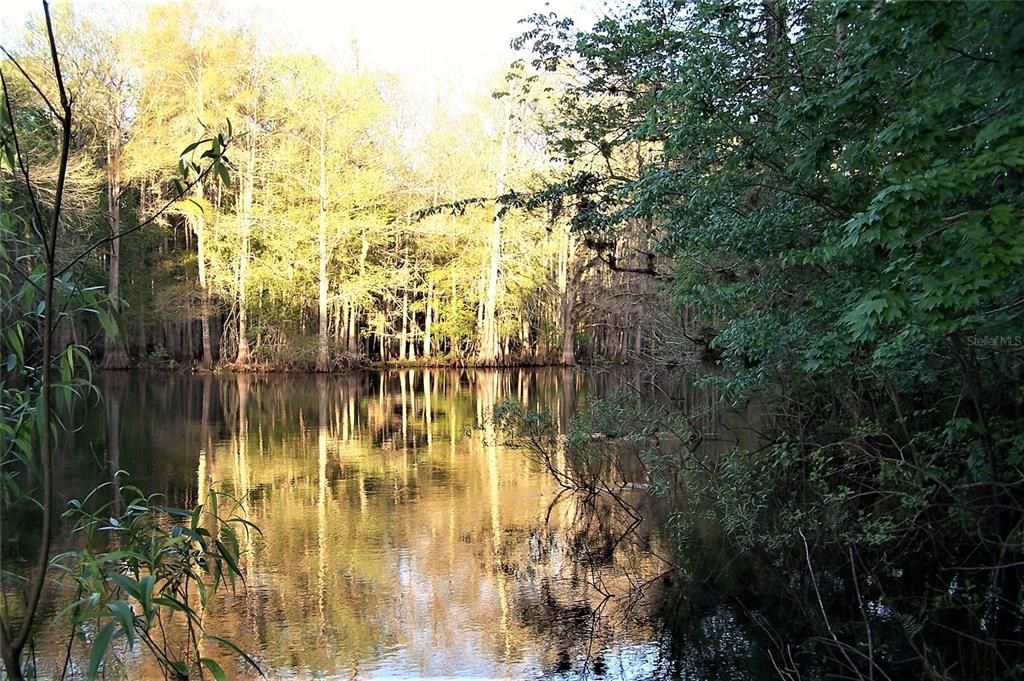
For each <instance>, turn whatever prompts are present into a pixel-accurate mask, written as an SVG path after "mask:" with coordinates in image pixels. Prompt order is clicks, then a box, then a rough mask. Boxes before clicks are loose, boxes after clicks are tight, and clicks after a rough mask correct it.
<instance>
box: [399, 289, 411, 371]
mask: <svg viewBox="0 0 1024 681" xmlns="http://www.w3.org/2000/svg"><path fill="white" fill-rule="evenodd" d="M408 340H409V291H408V290H405V291H403V292H402V333H401V335H400V336H399V340H398V359H399V360H400V361H402V362H404V361H405V360H406V354H405V350H406V347H407V341H408Z"/></svg>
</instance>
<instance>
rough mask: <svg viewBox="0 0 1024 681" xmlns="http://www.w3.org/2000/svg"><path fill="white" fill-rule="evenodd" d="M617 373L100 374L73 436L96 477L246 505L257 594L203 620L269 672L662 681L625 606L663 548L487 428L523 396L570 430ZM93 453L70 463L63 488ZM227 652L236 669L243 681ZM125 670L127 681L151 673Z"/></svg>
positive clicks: (72, 489) (640, 621)
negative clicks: (97, 404)
mask: <svg viewBox="0 0 1024 681" xmlns="http://www.w3.org/2000/svg"><path fill="white" fill-rule="evenodd" d="M619 380H620V379H619V378H617V377H615V376H612V375H602V376H597V377H593V376H591V377H584V376H582V375H580V374H576V373H572V372H569V371H558V370H519V371H516V370H513V371H505V372H494V371H478V372H475V371H423V370H402V371H395V372H390V373H383V374H360V375H354V376H348V377H327V376H317V377H305V376H251V375H237V376H230V377H214V376H202V377H166V378H165V377H158V378H153V377H140V376H117V375H112V376H109V377H107V380H106V383H105V386H104V394H105V396H106V398H107V399H106V407H105V409H104V415H103V419H102V428H103V430H104V433H103V435H102V437H101V436H100V434H99V433H98V432H96V430H95V429H96V428H97V423H96V422H95V421H96V419H95V418H94V419H93V422H92V423H91V424H90V425H89V426H88V427H87V428H86V429H85V430H84V431H83V432H84V433H85V434H86V438H85V439H88V440H90V441H92V442H97V441H99V442H104V441H105V443H106V449H107V450H108V452H109V462H108V464H107V466H108V467H107V468H106V469H105V470H106V473H105V474H106V476H107V478H108V479H109V476H110V471H112V470H116V469H117V468H124V469H126V470H127V471H129V472H130V473H131V475H132V481H133V483H134V484H137V485H139V486H140V487H142V488H144V489H147V490H152V491H157V492H161V493H163V494H165V495H166V496H167V497H168V500H169V502H170V503H173V504H180V505H188V504H194V503H196V502H197V501H198V500H201V499H203V498H204V497H205V494H206V491H207V490H208V489H209V486H210V485H211V484H212V483H213V482H214V481H216V483H217V484H218V485H219V486H220V487H221V488H222V489H225V490H226V491H228V492H231V493H232V494H234V495H236V496H238V497H239V498H240V499H243V500H244V504H243V513H244V514H245V517H246V518H247V519H249V520H251V521H252V522H254V523H256V524H258V525H259V526H260V527H261V528H262V529H263V532H264V536H263V537H262V538H260V537H248V538H247V539H246V542H245V546H244V548H245V549H246V552H247V559H246V561H245V565H244V567H243V570H244V572H245V575H246V581H247V588H246V589H244V590H239V591H238V592H237V593H236V594H231V593H225V594H224V595H223V596H219V597H218V600H217V601H216V602H214V603H213V604H212V605H211V606H210V607H209V608H208V610H207V612H206V613H205V623H206V626H207V627H208V628H209V629H210V630H211V631H212V632H214V633H217V634H219V635H223V636H226V637H228V638H230V639H232V640H233V641H235V642H236V643H238V644H239V645H240V646H241V647H243V648H244V649H248V650H250V651H255V652H256V653H257V657H258V658H259V659H260V660H261V662H262V663H263V664H264V665H265V666H266V667H267V668H268V669H269V670H270V671H271V674H270V675H271V677H272V678H289V677H293V678H312V677H316V678H345V679H348V678H352V677H388V676H392V677H402V678H409V677H425V676H433V677H437V676H472V677H488V678H504V677H508V678H523V677H537V678H540V677H545V678H546V677H551V676H559V675H563V676H567V677H569V678H580V677H581V676H591V677H594V676H601V677H608V678H650V677H661V676H664V675H666V674H668V673H669V670H670V669H672V665H673V663H672V660H671V657H672V656H671V655H670V650H671V645H670V644H669V642H668V637H667V636H666V635H665V634H664V633H663V627H662V625H661V623H660V622H659V620H658V618H657V616H655V615H654V614H651V613H647V612H646V611H645V607H646V605H643V604H642V605H639V606H638V605H637V604H636V603H635V602H634V601H632V600H631V599H629V598H627V597H626V596H627V595H628V594H631V593H635V591H636V587H637V584H640V583H644V581H643V580H653V581H651V584H652V587H651V588H657V587H658V582H657V581H656V579H655V578H656V577H658V576H659V575H660V574H662V573H663V572H664V570H665V563H664V562H663V561H662V560H661V559H659V558H658V557H657V556H658V555H668V554H669V553H670V551H669V549H668V548H667V546H665V545H664V542H663V540H662V538H661V537H660V536H659V535H658V533H657V532H655V531H653V530H652V529H651V528H652V527H654V526H655V525H656V524H657V522H645V523H643V524H642V525H641V526H640V527H639V528H638V530H637V535H636V536H637V537H638V538H639V541H625V542H623V541H616V537H617V536H618V534H617V532H618V530H619V529H620V528H621V525H622V518H620V517H618V516H617V515H616V514H617V513H618V514H619V515H621V513H620V511H617V510H616V509H614V508H609V507H607V506H606V505H602V503H601V502H600V500H597V501H595V500H590V501H589V502H588V503H589V504H590V505H591V506H589V507H587V508H585V509H584V508H581V506H580V504H581V501H580V500H579V499H577V498H575V497H573V496H571V495H567V496H565V497H563V498H562V499H561V500H560V501H559V502H558V503H556V504H554V506H553V505H552V504H553V502H554V501H555V497H556V494H557V492H558V489H557V487H556V486H555V485H554V484H553V483H552V480H551V478H550V476H549V475H548V474H547V472H546V471H544V470H541V469H540V468H539V467H538V466H537V465H535V464H531V463H530V461H529V460H528V459H527V458H525V457H524V456H523V455H522V453H521V452H519V451H515V450H509V449H507V448H505V447H504V446H503V445H502V441H501V438H500V437H499V435H498V434H497V433H495V432H494V428H493V426H492V424H491V420H490V413H491V410H492V409H493V408H494V405H495V404H496V403H497V402H498V401H500V400H502V399H504V398H506V397H514V398H516V399H517V400H519V401H521V402H522V403H524V404H526V405H529V406H531V407H533V408H541V407H543V408H547V409H549V410H550V411H551V412H552V413H553V415H554V416H555V418H556V419H557V421H558V423H560V424H562V427H565V424H566V423H567V422H568V419H569V417H570V416H571V414H572V413H573V411H574V410H575V408H576V405H577V404H578V403H580V402H581V401H584V400H586V399H587V396H590V395H594V394H602V393H605V392H608V391H610V390H611V389H613V388H614V387H615V386H616V385H618V383H619ZM80 449H81V448H80ZM93 461H94V458H93V457H91V456H85V455H84V454H81V452H80V455H79V456H77V457H75V456H71V457H68V458H67V459H66V460H65V464H64V466H65V467H64V470H63V471H62V478H63V479H64V481H65V484H64V485H63V489H64V490H65V492H66V494H67V495H68V496H71V495H74V494H77V493H78V491H79V490H80V488H81V487H82V482H83V481H86V480H88V479H89V475H87V473H88V472H89V471H90V470H92V469H91V468H90V466H91V465H94V464H93V463H92V462H93ZM635 501H636V502H637V503H640V502H641V501H642V499H641V497H640V495H639V494H638V495H637V499H636V500H635ZM652 512H653V511H652ZM581 518H584V519H586V520H585V522H583V523H581ZM648 549H649V550H648ZM205 653H208V654H211V655H215V654H216V651H210V650H208V651H205ZM218 659H220V661H221V663H222V664H224V666H225V668H226V669H227V668H229V667H231V668H233V673H232V677H233V678H236V677H237V678H248V677H249V676H251V673H250V671H249V670H247V669H246V668H245V667H244V666H242V665H239V664H236V661H234V660H231V659H230V658H223V659H221V658H218ZM130 662H131V665H130V668H131V670H132V672H131V678H150V677H154V678H156V677H157V671H156V669H155V668H150V667H148V666H147V665H146V662H145V661H144V660H142V659H141V658H140V659H138V660H132V661H130Z"/></svg>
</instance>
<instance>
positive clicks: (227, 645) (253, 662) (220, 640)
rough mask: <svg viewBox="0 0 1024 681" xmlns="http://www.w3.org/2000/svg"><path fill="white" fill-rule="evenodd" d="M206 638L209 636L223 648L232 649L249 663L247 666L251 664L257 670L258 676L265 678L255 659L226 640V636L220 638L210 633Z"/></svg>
mask: <svg viewBox="0 0 1024 681" xmlns="http://www.w3.org/2000/svg"><path fill="white" fill-rule="evenodd" d="M208 638H211V639H213V640H214V641H217V642H218V643H220V644H221V645H222V646H224V647H225V648H228V649H229V650H231V651H233V652H234V653H235V654H237V655H240V656H241V657H242V658H243V659H244V660H245V661H246V662H248V663H249V666H251V667H252V668H253V669H255V670H256V671H257V672H259V675H260V676H262V677H263V678H267V675H266V674H264V673H263V669H262V668H261V667H260V666H259V664H257V663H256V660H254V659H252V658H251V657H250V656H249V655H248V654H247V653H246V652H245V651H243V650H242V649H241V648H239V647H238V646H236V645H235V644H234V643H232V642H231V641H229V640H227V639H226V638H221V637H220V636H213V635H212V634H211V635H210V636H209V637H208Z"/></svg>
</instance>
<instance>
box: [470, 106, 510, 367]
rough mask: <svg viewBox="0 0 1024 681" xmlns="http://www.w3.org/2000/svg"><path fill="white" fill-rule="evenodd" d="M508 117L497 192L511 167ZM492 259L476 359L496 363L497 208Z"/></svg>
mask: <svg viewBox="0 0 1024 681" xmlns="http://www.w3.org/2000/svg"><path fill="white" fill-rule="evenodd" d="M510 127H511V124H510V121H509V119H508V117H506V118H505V129H504V131H503V133H502V136H501V151H500V156H499V159H498V172H497V181H496V186H495V195H496V196H501V195H503V194H504V193H505V174H506V172H507V170H508V138H509V134H510V132H511V130H510ZM490 250H491V253H490V261H489V264H488V268H487V296H486V298H485V299H484V309H483V324H482V325H481V329H480V350H479V354H478V357H477V359H478V360H479V361H480V363H481V364H485V365H488V364H494V363H495V361H496V360H497V359H498V352H499V347H498V323H497V319H496V314H497V306H498V272H499V269H500V266H501V208H500V206H498V205H495V207H494V220H493V221H492V222H491V243H490Z"/></svg>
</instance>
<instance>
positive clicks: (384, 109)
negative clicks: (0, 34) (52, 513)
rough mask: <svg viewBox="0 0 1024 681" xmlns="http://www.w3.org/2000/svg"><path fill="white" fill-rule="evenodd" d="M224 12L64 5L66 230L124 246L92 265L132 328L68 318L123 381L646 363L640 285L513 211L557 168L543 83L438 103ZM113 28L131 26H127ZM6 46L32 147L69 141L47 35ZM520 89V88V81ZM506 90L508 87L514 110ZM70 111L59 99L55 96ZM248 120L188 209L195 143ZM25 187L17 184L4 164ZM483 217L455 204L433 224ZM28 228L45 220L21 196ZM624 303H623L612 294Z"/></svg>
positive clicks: (15, 99) (83, 265) (387, 76)
mask: <svg viewBox="0 0 1024 681" xmlns="http://www.w3.org/2000/svg"><path fill="white" fill-rule="evenodd" d="M226 12H227V10H224V9H218V8H216V7H214V6H213V4H212V3H209V2H192V3H185V4H175V5H170V4H154V5H151V6H147V7H146V9H145V11H144V12H141V13H138V15H137V16H131V17H120V18H115V17H113V16H109V17H108V16H105V13H106V14H110V15H113V14H115V13H116V8H109V9H102V8H97V9H96V11H95V12H89V13H86V12H84V11H81V10H78V9H76V8H75V7H71V6H63V7H61V8H59V10H58V11H57V13H56V15H55V22H56V37H57V41H58V46H59V48H60V51H61V53H62V54H63V55H64V56H65V57H66V59H65V61H66V67H65V79H66V80H67V83H68V87H69V90H70V91H71V92H72V93H73V98H74V100H75V105H76V111H77V115H78V120H77V123H76V129H75V131H74V134H73V141H74V144H73V149H72V154H71V171H72V172H71V173H70V174H69V178H70V179H71V182H70V183H69V185H68V191H67V193H68V197H69V201H68V209H69V210H67V212H66V216H65V221H66V222H67V223H68V224H69V225H71V224H74V225H75V226H76V229H75V234H76V235H77V237H78V238H79V239H81V240H90V239H96V238H99V237H107V238H108V241H107V242H106V243H104V245H103V247H102V248H100V249H98V250H96V251H95V252H93V253H91V254H90V256H89V257H86V258H84V259H82V261H81V262H79V263H77V265H76V269H77V270H78V271H79V273H80V274H82V275H83V276H85V277H86V281H87V283H88V284H89V285H97V286H99V285H102V286H104V287H105V288H106V289H107V290H108V292H109V293H110V295H111V296H112V297H113V298H114V299H116V300H118V301H119V302H118V304H117V312H118V320H119V324H120V328H121V332H122V333H121V336H120V338H119V339H117V340H115V339H114V338H113V335H112V334H110V333H106V332H105V331H104V330H102V329H100V328H99V327H98V326H96V325H89V326H78V327H68V328H66V329H65V332H64V334H63V335H62V336H61V337H60V338H58V339H57V343H58V346H60V347H63V345H65V344H67V343H68V342H70V341H71V340H72V338H71V337H72V336H74V337H75V338H77V340H79V341H80V342H81V343H82V344H84V345H87V346H89V347H90V348H92V349H93V350H94V351H95V356H96V357H100V356H101V355H102V362H103V365H104V366H105V367H106V368H110V369H122V368H127V367H130V366H136V365H140V364H141V365H145V366H150V367H163V368H170V367H182V366H184V367H191V366H202V367H203V368H206V369H210V368H212V367H214V366H215V365H233V366H235V367H237V368H240V369H251V368H268V369H281V368H297V369H313V368H315V369H316V370H319V371H324V370H328V369H342V368H345V367H348V366H353V365H362V364H366V363H368V362H369V361H389V360H396V361H401V362H409V361H417V360H418V361H425V362H430V363H434V362H441V361H449V362H457V363H465V362H476V363H482V364H507V363H527V364H533V363H550V362H565V363H568V364H572V363H574V362H575V355H576V351H577V350H578V351H580V352H581V354H584V355H590V356H594V355H604V356H613V357H617V358H622V357H624V356H625V355H626V354H627V353H629V352H635V351H637V350H638V349H642V347H643V345H644V341H645V335H644V334H646V337H649V336H650V335H651V334H652V333H653V330H652V328H653V327H652V325H650V324H648V325H647V327H646V331H640V330H638V328H637V322H638V321H640V320H641V318H642V316H643V314H644V313H643V310H642V309H641V306H639V305H637V304H635V302H634V301H633V300H631V299H630V297H629V295H633V296H635V295H637V294H639V293H642V292H644V291H647V290H648V289H649V287H648V286H647V285H646V284H645V283H644V281H643V280H642V279H639V280H635V278H630V277H628V276H626V275H620V274H614V273H610V272H609V271H607V270H606V269H604V268H601V267H599V266H598V265H600V263H598V262H591V261H590V260H589V259H588V253H587V249H586V248H585V246H584V245H583V244H581V243H579V242H577V240H575V239H574V238H573V237H572V236H571V235H570V234H569V233H568V231H567V229H566V222H565V220H558V219H554V220H552V219H551V216H550V215H549V214H547V213H546V212H545V211H533V212H531V211H526V210H523V209H522V208H521V207H515V206H512V205H511V202H510V203H509V204H507V205H504V206H500V205H498V204H496V202H495V200H494V197H495V196H499V195H510V196H514V195H516V194H517V193H518V194H519V195H528V194H530V193H531V192H532V191H533V190H534V189H536V188H537V187H538V186H539V185H540V180H539V178H540V177H541V176H543V175H544V174H545V173H546V172H548V171H549V170H550V168H551V164H550V161H549V159H548V155H547V153H546V149H545V145H544V131H543V129H541V128H540V127H539V126H538V124H537V115H538V114H540V113H541V112H544V111H547V110H548V109H549V108H550V96H548V95H547V94H544V93H543V92H541V91H540V90H539V89H537V90H535V91H534V92H532V93H526V92H520V91H519V83H520V79H519V78H517V77H515V75H514V74H506V73H504V72H502V71H501V70H500V69H499V68H497V67H498V66H499V65H497V64H496V65H495V67H496V68H495V77H494V79H493V83H491V84H490V86H489V87H487V88H482V91H481V92H479V93H476V94H473V93H468V92H462V93H456V94H453V93H451V92H447V91H445V88H443V87H442V86H441V85H440V84H439V85H438V91H437V93H436V96H435V97H434V98H433V101H423V99H424V98H422V97H419V96H416V95H414V94H413V92H414V86H413V84H411V83H407V82H404V81H403V80H402V79H401V78H400V77H399V76H397V75H395V74H391V73H386V72H383V71H380V70H375V69H372V68H368V67H367V66H365V65H363V64H361V63H360V62H359V59H358V56H357V55H355V56H354V57H353V58H352V59H351V60H346V59H345V58H343V57H342V58H335V59H331V60H328V59H325V58H323V57H320V56H315V55H312V54H309V53H307V52H305V51H304V48H302V47H299V48H296V47H294V46H290V45H284V44H281V43H280V42H279V41H278V39H277V38H276V37H274V36H273V35H271V34H269V31H268V30H267V29H266V28H261V27H260V26H259V25H258V24H256V23H249V22H248V21H242V20H241V19H240V18H239V17H237V16H231V15H229V14H227V13H226ZM106 19H110V21H106ZM4 42H5V45H4V47H5V49H7V51H8V53H10V54H11V55H12V56H13V57H14V58H16V59H17V62H18V64H19V66H20V67H22V68H23V69H24V73H23V72H22V71H21V70H19V69H18V68H14V67H13V65H12V66H11V67H10V68H8V69H7V70H8V72H9V75H8V80H9V82H10V84H11V104H12V111H13V112H14V114H15V116H16V117H18V118H19V119H23V120H19V121H18V122H19V124H21V125H22V126H23V127H24V131H23V132H22V135H23V138H24V139H23V142H24V146H25V147H26V150H31V149H34V148H36V147H37V146H38V145H52V144H54V142H55V137H54V130H53V129H52V128H51V127H47V126H45V125H38V123H40V122H42V121H43V120H45V119H36V118H33V114H32V110H33V108H34V107H37V106H38V103H37V101H36V97H35V95H36V93H35V92H33V91H32V89H31V88H30V87H29V86H28V85H27V83H26V78H27V77H34V78H35V80H36V81H37V82H39V83H41V84H42V88H43V90H44V92H50V90H51V89H52V88H51V84H50V82H49V79H48V78H47V77H46V66H47V64H48V60H49V52H48V47H47V45H46V43H45V41H44V40H42V31H41V30H40V28H39V27H38V26H36V25H34V24H32V23H31V22H30V25H29V26H28V28H27V30H26V32H25V34H24V35H23V36H17V37H12V38H10V39H9V40H8V39H5V40H4ZM506 76H508V77H507V78H506ZM492 91H501V92H503V93H504V94H505V95H507V96H498V97H494V96H491V95H492ZM51 97H52V94H51ZM225 121H230V122H231V124H232V125H233V126H234V132H235V133H236V134H235V149H236V153H235V154H233V155H232V158H231V161H232V166H231V171H232V181H227V177H226V176H225V177H221V176H218V175H211V176H210V177H209V178H207V179H205V180H204V181H202V182H200V183H199V184H197V185H196V186H195V187H193V188H192V189H191V190H190V192H189V194H188V196H186V197H184V200H182V201H177V202H175V203H173V204H172V205H171V207H170V209H169V210H168V211H167V212H165V213H163V214H162V215H161V217H160V218H159V219H158V220H156V221H154V222H153V223H152V224H149V225H147V226H146V227H145V229H141V230H138V231H136V228H137V227H138V225H139V223H140V221H141V220H142V219H144V218H145V217H146V216H148V215H150V214H152V213H153V212H154V211H155V210H156V209H157V208H159V207H160V206H163V205H164V204H165V203H166V202H168V201H171V200H173V199H174V198H175V190H176V189H177V188H176V186H175V184H174V180H175V178H176V177H177V176H178V168H177V166H178V165H179V163H180V162H181V161H183V160H184V161H188V160H194V158H190V157H194V156H196V155H198V154H197V153H192V154H186V155H185V156H184V157H182V156H180V151H181V149H182V148H183V147H184V143H180V142H182V141H184V142H185V143H187V141H188V140H195V139H198V138H200V137H202V136H205V135H206V134H207V133H208V131H214V130H221V129H223V128H224V127H225ZM3 178H4V182H5V183H6V185H7V186H14V185H17V184H18V183H19V181H20V180H19V177H18V175H17V173H14V172H13V168H8V167H5V168H4V175H3ZM467 198H474V199H477V200H475V201H471V202H468V203H463V204H461V205H460V206H459V208H458V209H457V210H436V211H433V212H432V213H431V214H427V213H430V211H426V212H424V211H425V209H429V208H430V207H431V206H441V205H446V204H453V203H457V202H460V201H463V200H465V199H467ZM10 209H11V212H12V214H13V215H14V216H16V218H17V219H18V220H20V221H24V220H27V218H28V216H29V211H28V210H27V209H28V207H27V206H26V205H23V204H20V203H19V204H13V205H11V206H10ZM613 289H614V290H615V293H614V295H606V296H604V297H603V302H602V303H601V304H598V305H596V304H594V303H593V302H592V301H596V300H599V299H602V296H600V295H597V294H599V293H608V292H609V291H612V290H613Z"/></svg>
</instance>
